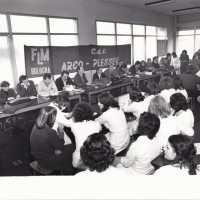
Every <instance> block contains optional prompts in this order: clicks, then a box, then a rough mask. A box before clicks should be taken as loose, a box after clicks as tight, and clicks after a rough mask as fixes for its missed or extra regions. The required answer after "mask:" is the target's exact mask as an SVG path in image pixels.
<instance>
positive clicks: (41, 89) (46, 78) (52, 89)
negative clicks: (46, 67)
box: [38, 73, 58, 96]
mask: <svg viewBox="0 0 200 200" xmlns="http://www.w3.org/2000/svg"><path fill="white" fill-rule="evenodd" d="M57 94H58V89H57V87H56V84H55V83H54V81H53V80H52V79H51V74H50V73H45V74H44V75H43V80H42V81H40V82H39V83H38V95H40V96H49V95H57Z"/></svg>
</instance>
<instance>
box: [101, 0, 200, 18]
mask: <svg viewBox="0 0 200 200" xmlns="http://www.w3.org/2000/svg"><path fill="white" fill-rule="evenodd" d="M100 1H105V2H110V3H115V4H120V5H124V6H132V7H136V8H142V9H145V10H150V11H154V12H161V13H164V14H168V15H186V14H193V13H198V12H200V0H172V2H171V3H166V4H163V5H154V6H152V7H145V4H146V3H151V2H156V1H161V0H100ZM191 7H199V9H197V10H191V11H182V12H177V13H172V10H179V9H187V8H191Z"/></svg>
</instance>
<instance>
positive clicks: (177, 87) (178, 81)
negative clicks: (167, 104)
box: [173, 76, 184, 90]
mask: <svg viewBox="0 0 200 200" xmlns="http://www.w3.org/2000/svg"><path fill="white" fill-rule="evenodd" d="M173 83H174V89H175V90H183V89H184V87H183V81H182V80H181V79H180V78H179V77H178V76H177V77H175V78H174V80H173Z"/></svg>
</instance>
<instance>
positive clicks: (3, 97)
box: [0, 89, 17, 104]
mask: <svg viewBox="0 0 200 200" xmlns="http://www.w3.org/2000/svg"><path fill="white" fill-rule="evenodd" d="M16 96H17V95H16V93H15V91H14V90H13V89H8V92H5V91H3V89H1V90H0V104H6V101H7V99H8V98H9V97H14V98H16Z"/></svg>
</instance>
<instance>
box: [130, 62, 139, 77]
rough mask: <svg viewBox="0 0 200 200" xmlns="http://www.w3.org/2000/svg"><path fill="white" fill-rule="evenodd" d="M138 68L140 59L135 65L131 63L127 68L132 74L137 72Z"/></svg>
mask: <svg viewBox="0 0 200 200" xmlns="http://www.w3.org/2000/svg"><path fill="white" fill-rule="evenodd" d="M139 68H140V61H138V60H137V61H136V62H135V65H132V66H131V67H130V69H129V73H130V74H132V75H135V74H137V72H139Z"/></svg>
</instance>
